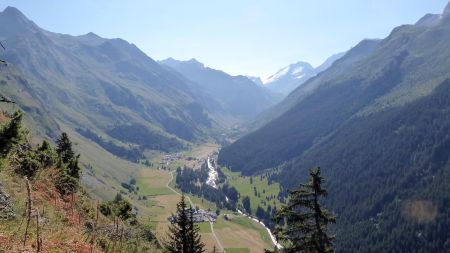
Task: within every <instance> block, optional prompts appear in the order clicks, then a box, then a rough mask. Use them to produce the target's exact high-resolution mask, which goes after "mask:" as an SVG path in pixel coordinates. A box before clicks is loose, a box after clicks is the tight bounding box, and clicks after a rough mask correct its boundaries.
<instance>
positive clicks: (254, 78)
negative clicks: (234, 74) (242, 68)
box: [245, 76, 264, 86]
mask: <svg viewBox="0 0 450 253" xmlns="http://www.w3.org/2000/svg"><path fill="white" fill-rule="evenodd" d="M245 77H247V78H248V79H250V80H252V82H254V83H256V84H257V85H259V86H264V84H263V82H262V80H261V78H260V77H257V76H245Z"/></svg>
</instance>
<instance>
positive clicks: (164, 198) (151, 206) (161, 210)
mask: <svg viewBox="0 0 450 253" xmlns="http://www.w3.org/2000/svg"><path fill="white" fill-rule="evenodd" d="M170 180H171V176H170V173H169V171H167V170H158V169H149V168H145V169H141V171H140V174H139V176H138V177H137V185H138V186H139V195H145V196H147V200H140V201H137V202H139V203H141V205H143V206H144V207H145V209H146V212H147V213H148V215H146V217H147V220H148V222H150V224H151V225H152V227H153V228H154V231H155V234H156V236H157V237H158V239H159V240H160V241H164V240H165V239H166V238H167V232H168V225H169V222H168V220H167V218H168V217H169V216H170V215H171V214H172V213H174V212H175V210H176V204H177V202H178V201H179V200H180V196H179V195H178V194H176V193H174V192H173V191H171V190H170V189H168V188H165V189H167V190H162V189H164V187H165V186H166V185H167V183H169V182H170ZM169 185H171V184H169ZM187 196H189V198H190V199H191V200H192V202H193V203H194V205H195V206H199V207H200V208H202V209H211V210H215V209H216V207H215V204H213V203H211V202H209V201H206V200H203V199H201V198H198V197H195V196H191V195H187ZM223 212H225V213H228V212H226V211H223ZM233 216H234V218H233V219H232V220H231V221H225V219H224V218H223V215H220V216H219V219H218V220H217V222H216V223H215V224H214V231H215V233H216V235H217V237H218V238H219V240H220V242H221V243H222V245H223V247H224V248H226V249H228V248H229V250H231V251H228V250H227V252H251V253H257V252H258V253H259V252H263V251H264V249H265V248H271V242H270V238H269V235H268V234H267V232H266V231H265V229H264V228H263V227H262V226H261V225H259V224H258V223H256V222H253V221H251V220H250V219H248V218H246V217H243V216H240V217H237V216H235V215H233ZM199 227H200V233H201V235H202V241H203V242H204V243H205V245H206V248H207V250H208V251H210V250H212V248H213V247H214V246H216V247H217V246H218V245H217V242H216V240H215V238H214V237H213V235H212V231H211V227H210V225H209V223H201V224H199Z"/></svg>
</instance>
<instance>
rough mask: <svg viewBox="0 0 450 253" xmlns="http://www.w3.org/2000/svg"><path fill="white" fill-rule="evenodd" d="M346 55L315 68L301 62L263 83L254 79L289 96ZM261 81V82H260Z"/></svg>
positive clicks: (282, 70) (331, 59) (337, 55)
mask: <svg viewBox="0 0 450 253" xmlns="http://www.w3.org/2000/svg"><path fill="white" fill-rule="evenodd" d="M344 54H345V53H339V54H335V55H333V56H331V57H329V58H328V59H327V60H326V61H325V62H324V63H323V64H322V65H320V66H318V67H317V68H314V67H313V66H311V64H309V63H307V62H302V61H299V62H297V63H294V64H291V65H289V66H286V67H284V68H282V69H280V70H278V71H277V73H275V74H273V75H272V76H270V77H268V78H267V79H265V80H263V81H261V79H259V78H253V80H254V82H255V83H259V82H261V83H262V84H264V86H266V87H267V88H268V89H269V90H271V91H273V92H275V93H280V94H282V95H284V96H287V95H288V94H289V93H291V92H292V91H293V90H295V89H296V88H297V87H299V86H300V85H302V84H303V83H305V82H306V81H308V80H309V79H310V78H312V77H314V76H316V75H317V74H318V73H320V72H322V71H324V70H326V69H327V68H329V67H330V66H331V65H332V64H333V62H335V61H336V60H338V59H339V58H341V57H342V56H344ZM258 79H259V80H258Z"/></svg>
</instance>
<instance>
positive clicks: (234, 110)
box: [160, 58, 280, 120]
mask: <svg viewBox="0 0 450 253" xmlns="http://www.w3.org/2000/svg"><path fill="white" fill-rule="evenodd" d="M160 63H161V64H162V65H165V66H168V67H169V68H171V69H173V70H175V71H176V72H178V73H180V74H181V75H182V76H183V77H184V78H186V79H188V80H189V81H190V84H191V88H192V89H193V90H200V91H203V92H205V93H206V94H207V96H206V97H205V98H204V99H203V100H204V102H205V103H206V104H207V105H208V106H207V108H208V110H209V111H210V112H212V113H213V114H215V115H217V116H218V117H222V118H223V117H224V116H226V118H228V119H229V118H236V119H237V120H248V119H252V118H254V117H255V116H256V115H257V114H259V113H261V112H262V111H264V110H266V109H267V108H269V107H270V106H272V105H274V104H275V103H276V102H278V101H279V99H280V96H278V95H275V94H274V93H272V92H270V91H269V90H267V89H265V88H264V87H261V86H259V85H257V84H255V83H254V82H253V81H252V80H250V79H249V78H247V77H245V76H231V75H229V74H227V73H225V72H223V71H220V70H215V69H212V68H208V67H205V66H204V64H203V63H200V62H198V61H197V60H195V59H191V60H189V61H178V60H175V59H173V58H169V59H166V60H163V61H160Z"/></svg>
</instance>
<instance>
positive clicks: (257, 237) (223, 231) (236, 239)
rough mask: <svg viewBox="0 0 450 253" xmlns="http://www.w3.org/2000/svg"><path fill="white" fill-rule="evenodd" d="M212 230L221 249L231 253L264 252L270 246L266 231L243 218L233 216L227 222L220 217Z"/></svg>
mask: <svg viewBox="0 0 450 253" xmlns="http://www.w3.org/2000/svg"><path fill="white" fill-rule="evenodd" d="M214 230H215V233H216V235H217V237H219V239H220V242H221V243H222V245H223V247H224V248H225V249H227V250H226V252H227V253H228V252H230V251H228V249H230V250H232V251H231V252H251V253H257V252H258V253H259V252H264V249H271V248H272V244H271V241H270V238H269V235H268V234H267V231H265V229H264V228H263V227H262V226H260V225H259V224H258V223H256V222H254V221H252V220H250V219H249V218H246V217H243V216H233V218H232V219H231V220H229V221H227V220H225V219H224V218H223V216H222V215H221V216H220V217H219V219H218V220H217V222H216V223H215V224H214ZM233 250H240V251H233Z"/></svg>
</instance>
